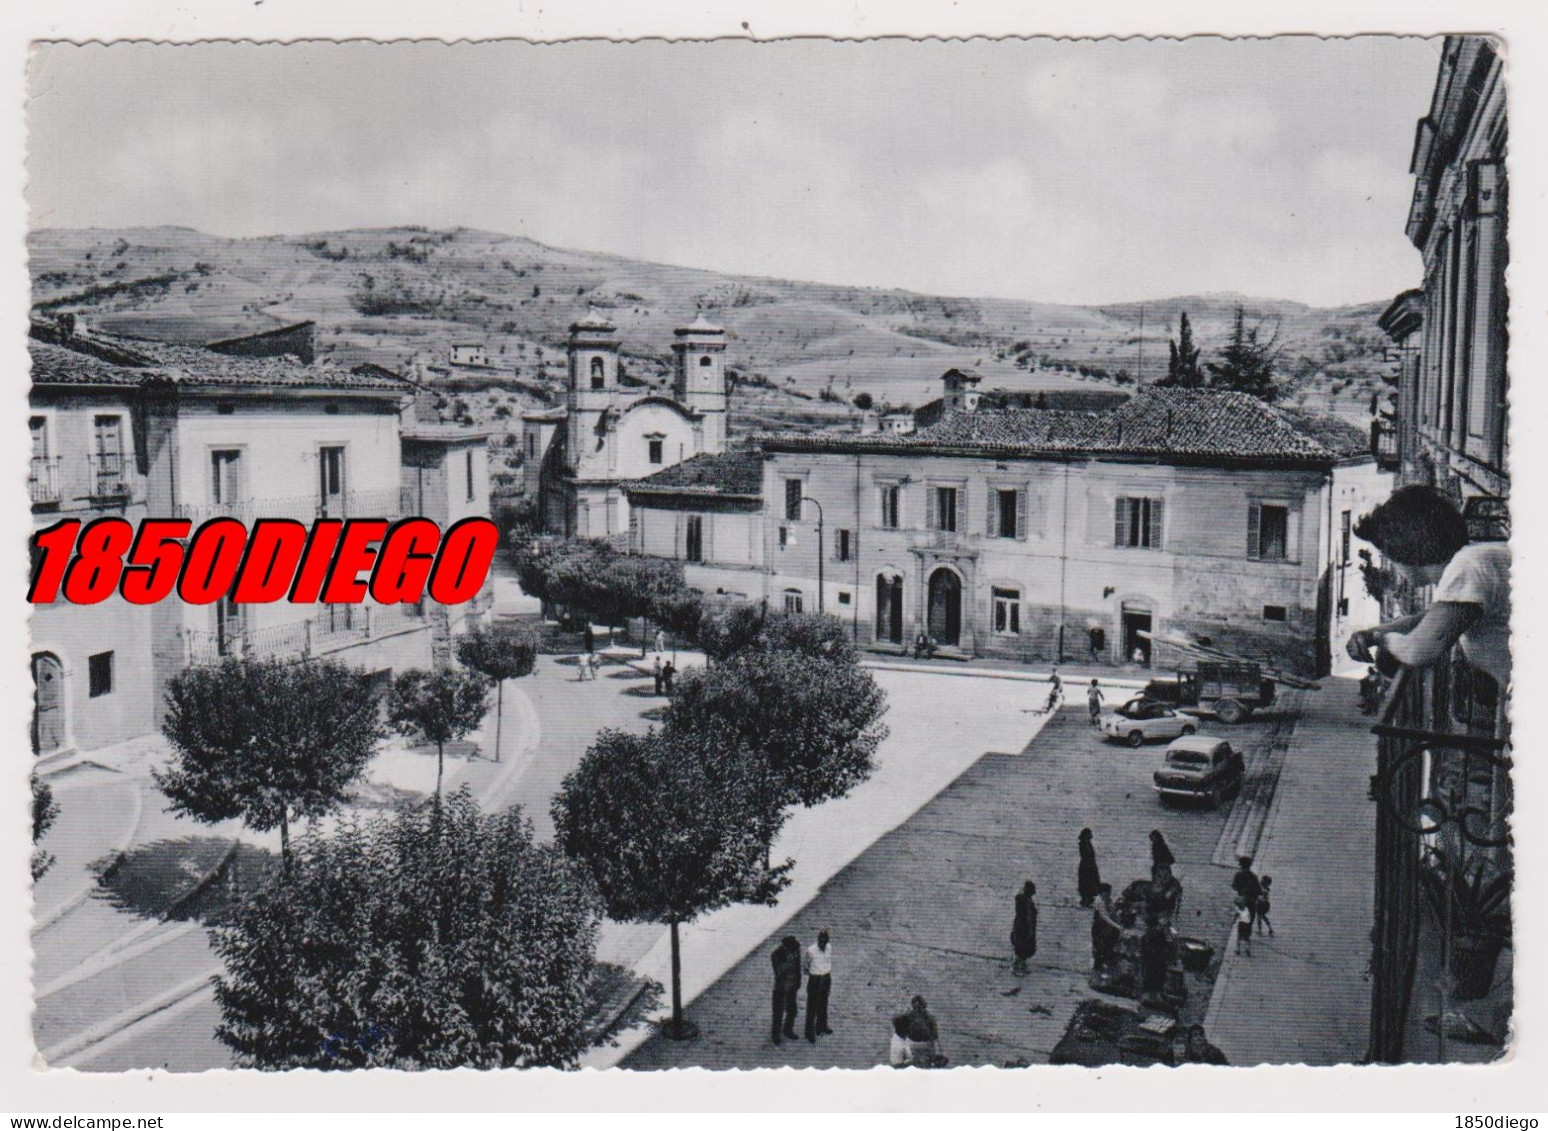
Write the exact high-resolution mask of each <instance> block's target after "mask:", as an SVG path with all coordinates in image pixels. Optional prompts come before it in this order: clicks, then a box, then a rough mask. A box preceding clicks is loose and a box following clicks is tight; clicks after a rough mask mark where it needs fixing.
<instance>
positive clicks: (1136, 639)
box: [1123, 605, 1152, 668]
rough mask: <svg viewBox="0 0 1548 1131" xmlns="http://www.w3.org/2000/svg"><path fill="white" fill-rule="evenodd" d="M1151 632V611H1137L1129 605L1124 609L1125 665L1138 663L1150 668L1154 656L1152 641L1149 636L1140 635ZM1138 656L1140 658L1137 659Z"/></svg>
mask: <svg viewBox="0 0 1548 1131" xmlns="http://www.w3.org/2000/svg"><path fill="white" fill-rule="evenodd" d="M1150 631H1151V618H1150V610H1149V609H1136V608H1131V607H1130V606H1128V605H1124V607H1123V660H1124V663H1128V664H1133V663H1138V664H1141V665H1143V666H1144V667H1147V668H1148V667H1150V657H1151V654H1152V650H1151V641H1150V638H1149V636H1148V635H1146V636H1141V635H1140V633H1142V632H1143V633H1147V634H1148V633H1149V632H1150ZM1136 655H1137V657H1138V658H1136Z"/></svg>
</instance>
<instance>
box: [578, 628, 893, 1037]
mask: <svg viewBox="0 0 1548 1131" xmlns="http://www.w3.org/2000/svg"><path fill="white" fill-rule="evenodd" d="M704 625H705V627H706V628H707V629H708V631H706V632H705V633H704V640H703V641H702V643H703V644H704V646H705V648H706V652H707V653H708V654H709V656H710V657H711V659H712V660H713V662H712V663H711V664H709V665H707V666H706V667H704V668H701V669H698V670H695V671H690V672H688V673H686V674H685V675H684V676H683V677H682V679H681V681H680V682H679V685H678V690H677V692H676V694H675V695H674V697H673V699H672V703H671V705H670V707H669V708H668V709H667V713H666V718H665V720H664V723H663V725H662V727H661V729H660V730H652V731H650V732H648V733H646V734H644V735H634V734H626V733H622V732H618V731H607V732H604V733H603V734H601V735H600V736H598V738H597V741H596V742H595V743H594V744H593V745H592V747H591V748H590V749H589V750H588V751H587V753H586V755H585V757H584V758H583V760H582V762H581V764H580V766H579V767H578V768H577V769H576V770H575V771H574V772H573V773H572V774H570V775H569V776H568V777H567V778H566V779H565V782H564V785H563V788H562V789H561V790H560V793H559V796H558V798H557V799H556V800H555V802H554V805H553V818H554V826H555V828H556V830H557V835H558V840H559V843H560V844H561V845H562V846H563V848H564V850H565V852H566V853H567V854H568V855H570V856H571V857H574V858H576V859H578V860H581V861H583V862H584V863H585V864H586V866H587V867H588V869H589V870H590V873H591V875H592V877H593V879H594V881H595V882H596V885H597V889H598V891H599V893H600V895H601V898H602V901H603V906H604V907H605V909H606V911H607V914H608V915H609V916H610V917H612V918H614V919H625V920H642V921H646V922H656V923H663V924H665V925H666V926H667V928H668V930H669V932H670V939H671V969H672V979H671V980H672V1016H671V1020H670V1021H669V1022H668V1023H667V1026H666V1028H665V1032H666V1033H667V1035H668V1036H672V1037H685V1036H689V1035H691V1034H692V1033H693V1032H694V1029H693V1027H692V1026H691V1025H689V1024H688V1023H687V1022H686V1021H685V1020H684V1018H683V1012H682V980H681V970H682V960H681V950H680V946H679V928H680V926H681V925H682V924H684V923H687V922H691V921H692V920H694V919H695V918H697V917H698V916H699V915H702V914H704V913H706V912H709V911H713V910H716V909H718V908H720V907H724V906H726V905H728V904H731V903H738V902H766V903H773V902H775V901H776V898H777V896H778V893H779V892H780V891H781V890H782V889H783V888H784V887H785V885H786V884H787V883H788V882H789V872H790V869H791V868H792V867H793V866H794V861H793V860H789V859H787V860H785V861H783V862H781V863H779V864H775V863H774V862H773V859H772V848H773V843H774V840H775V838H776V837H777V836H778V834H779V830H780V828H781V827H782V826H783V824H784V822H785V819H786V817H787V815H788V813H789V811H790V809H791V808H793V807H796V806H811V805H817V804H820V803H821V802H823V801H828V800H831V799H834V798H838V797H842V796H843V795H844V794H846V793H848V792H849V791H850V790H851V789H853V788H854V787H855V786H856V785H858V784H859V783H860V782H862V781H864V780H865V779H866V778H867V777H869V776H870V774H871V771H872V769H873V767H874V765H875V756H876V750H877V748H878V747H879V746H880V744H881V742H882V740H883V739H884V738H885V737H886V734H887V730H886V727H885V726H884V725H883V723H882V721H881V719H882V715H883V713H884V712H885V710H886V698H885V696H884V694H883V693H882V691H881V689H880V688H879V687H877V685H876V683H875V681H874V680H873V679H872V678H871V676H870V675H869V674H868V673H867V672H865V671H864V670H863V669H861V667H860V666H859V663H858V657H857V656H856V654H855V651H854V647H853V645H852V644H851V643H850V640H849V637H848V636H847V635H846V634H845V631H844V628H843V626H842V625H841V624H840V623H839V622H838V621H837V620H835V619H833V618H829V617H821V616H810V615H799V614H797V615H790V616H767V615H765V614H763V613H762V612H761V611H760V610H758V609H757V608H754V607H738V608H736V609H733V610H731V611H730V612H729V613H728V614H727V615H725V616H722V617H718V618H706V619H705V622H704Z"/></svg>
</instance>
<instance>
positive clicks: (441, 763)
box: [435, 742, 446, 805]
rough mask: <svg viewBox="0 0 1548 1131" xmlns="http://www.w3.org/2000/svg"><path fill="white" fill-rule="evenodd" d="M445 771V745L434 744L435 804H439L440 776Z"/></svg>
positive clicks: (440, 743)
mask: <svg viewBox="0 0 1548 1131" xmlns="http://www.w3.org/2000/svg"><path fill="white" fill-rule="evenodd" d="M445 770H446V754H445V743H442V742H437V743H436V744H435V803H436V804H437V805H439V804H440V803H441V775H442V773H444V772H445Z"/></svg>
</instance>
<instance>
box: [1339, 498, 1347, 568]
mask: <svg viewBox="0 0 1548 1131" xmlns="http://www.w3.org/2000/svg"><path fill="white" fill-rule="evenodd" d="M1339 526H1340V535H1339V538H1340V545H1341V546H1342V549H1341V550H1340V551H1339V555H1338V560H1339V564H1340V565H1348V564H1349V512H1348V511H1345V512H1344V513H1343V517H1342V518H1340V520H1339ZM1340 580H1342V579H1340Z"/></svg>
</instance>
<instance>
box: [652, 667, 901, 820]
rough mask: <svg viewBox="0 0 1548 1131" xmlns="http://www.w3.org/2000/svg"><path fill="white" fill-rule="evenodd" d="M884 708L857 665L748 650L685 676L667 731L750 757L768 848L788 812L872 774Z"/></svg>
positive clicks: (882, 699) (830, 796) (882, 731)
mask: <svg viewBox="0 0 1548 1131" xmlns="http://www.w3.org/2000/svg"><path fill="white" fill-rule="evenodd" d="M886 703H887V699H886V695H885V694H884V693H883V692H882V690H881V688H880V687H878V686H877V685H876V681H875V680H873V679H872V678H871V676H870V673H868V672H866V671H865V670H864V669H862V668H861V667H860V666H859V665H858V664H856V663H855V662H854V661H853V660H852V659H844V658H837V659H836V658H831V657H827V656H821V655H818V656H814V655H811V654H809V653H805V652H800V651H795V650H789V649H787V650H778V651H745V652H740V653H737V654H735V655H732V656H730V657H729V658H727V659H725V660H723V661H722V662H720V663H717V664H715V665H714V666H713V667H710V668H704V669H700V670H698V671H691V672H686V673H684V675H683V677H682V678H681V680H680V681H679V682H678V685H677V690H676V692H675V693H674V695H673V697H672V703H671V705H670V706H669V707H668V708H667V715H666V723H665V730H666V733H667V735H668V736H669V737H672V738H675V739H681V740H686V741H691V742H700V743H708V744H714V743H716V742H720V743H725V744H727V745H729V746H731V747H733V748H741V749H744V750H746V751H747V752H748V754H749V756H750V758H751V762H752V765H753V768H754V772H755V773H756V776H757V781H758V796H759V803H760V806H761V809H762V822H763V829H762V831H763V836H764V846H765V848H766V849H767V848H769V847H771V846H772V843H773V839H774V834H775V832H776V831H777V830H778V828H779V826H780V824H781V823H782V822H783V813H784V810H785V809H786V808H787V807H788V806H791V805H803V806H811V805H817V804H819V803H821V802H823V801H828V800H831V799H833V798H836V797H842V796H844V794H846V793H848V792H849V791H850V790H851V789H853V788H854V787H855V786H856V785H858V784H860V783H861V782H862V781H864V780H865V779H866V778H868V777H869V776H870V774H871V770H872V769H873V768H874V766H875V758H876V750H877V747H879V746H880V745H881V742H882V739H884V738H885V737H886V736H887V728H886V726H885V725H883V724H882V722H881V717H882V715H883V713H884V712H885V711H886Z"/></svg>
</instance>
